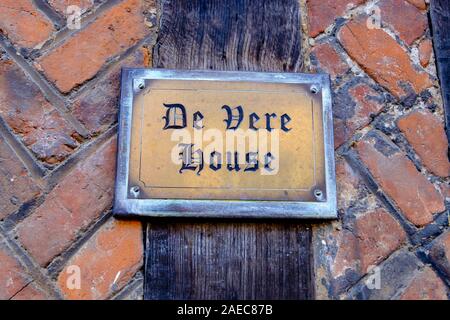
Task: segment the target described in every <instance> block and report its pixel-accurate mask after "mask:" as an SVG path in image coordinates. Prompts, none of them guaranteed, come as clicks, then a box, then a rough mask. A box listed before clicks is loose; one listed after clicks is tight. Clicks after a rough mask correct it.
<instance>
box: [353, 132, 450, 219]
mask: <svg viewBox="0 0 450 320" xmlns="http://www.w3.org/2000/svg"><path fill="white" fill-rule="evenodd" d="M357 150H358V153H359V155H360V157H361V159H362V161H363V162H364V163H365V164H366V166H367V167H368V168H369V170H370V172H371V173H372V175H373V177H374V178H375V180H376V181H377V182H378V183H379V185H380V186H381V188H382V189H383V190H384V192H385V193H386V194H387V195H388V196H389V197H390V198H391V199H392V200H393V201H394V202H395V203H396V204H397V206H398V207H399V208H400V210H401V211H402V212H403V214H404V215H405V216H406V218H407V219H408V220H409V221H411V222H412V223H413V224H415V225H416V226H419V227H420V226H424V225H426V224H428V223H430V222H432V221H433V214H434V213H438V212H442V211H444V210H445V204H444V200H443V198H442V196H441V194H440V193H439V192H438V191H437V190H436V189H435V188H434V186H433V185H432V184H431V183H430V182H429V181H428V180H427V179H426V178H425V177H424V176H423V175H422V174H421V173H420V172H418V171H417V169H416V167H415V166H414V164H413V163H412V162H411V161H410V160H409V159H408V158H407V157H406V155H405V154H404V153H403V152H401V151H400V149H398V148H397V146H395V145H394V144H393V143H392V142H391V141H389V140H388V138H387V137H385V136H383V135H382V134H381V133H379V132H378V133H377V132H376V131H372V132H370V133H369V134H368V135H366V137H365V138H364V139H363V140H362V141H360V142H359V143H358V145H357Z"/></svg>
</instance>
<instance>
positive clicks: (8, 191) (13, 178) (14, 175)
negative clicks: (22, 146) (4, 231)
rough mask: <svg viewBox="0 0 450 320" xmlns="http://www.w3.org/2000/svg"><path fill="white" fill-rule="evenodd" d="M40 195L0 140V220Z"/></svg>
mask: <svg viewBox="0 0 450 320" xmlns="http://www.w3.org/2000/svg"><path fill="white" fill-rule="evenodd" d="M40 193H41V189H40V188H39V187H38V186H37V185H36V183H35V182H34V181H33V179H32V178H31V177H30V175H29V173H28V171H27V169H26V168H25V167H24V166H23V164H22V163H21V162H20V160H19V159H18V158H17V156H16V154H15V153H14V151H13V150H12V149H11V148H10V146H9V145H8V144H7V143H6V141H5V140H4V139H0V219H3V218H5V217H6V216H8V215H9V214H11V213H13V212H15V211H16V210H18V209H19V208H20V206H21V205H22V204H24V203H26V202H28V201H30V200H32V199H34V198H36V197H37V196H39V195H40Z"/></svg>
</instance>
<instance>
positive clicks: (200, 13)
mask: <svg viewBox="0 0 450 320" xmlns="http://www.w3.org/2000/svg"><path fill="white" fill-rule="evenodd" d="M162 8H163V9H162V10H163V12H162V16H161V28H160V34H159V38H158V41H157V44H156V45H155V49H154V55H153V57H154V61H153V62H154V63H153V65H154V66H155V67H159V68H170V69H213V70H246V71H277V72H282V71H292V72H296V71H299V70H300V68H301V66H302V57H301V32H300V13H299V6H298V1H296V0H266V1H264V0H252V1H245V0H226V1H225V0H221V1H218V0H194V1H185V0H175V1H164V2H163V6H162ZM146 239H147V242H146V257H145V284H144V296H145V299H311V298H313V296H314V292H313V286H312V283H313V281H312V277H313V275H312V263H311V260H312V259H311V255H312V252H311V229H310V227H309V225H307V224H306V223H305V222H292V221H290V222H286V221H284V222H280V223H275V222H267V221H266V222H256V221H255V222H249V221H245V222H241V221H236V220H233V221H222V220H208V221H205V220H193V221H163V222H161V221H152V223H149V224H148V225H147V234H146Z"/></svg>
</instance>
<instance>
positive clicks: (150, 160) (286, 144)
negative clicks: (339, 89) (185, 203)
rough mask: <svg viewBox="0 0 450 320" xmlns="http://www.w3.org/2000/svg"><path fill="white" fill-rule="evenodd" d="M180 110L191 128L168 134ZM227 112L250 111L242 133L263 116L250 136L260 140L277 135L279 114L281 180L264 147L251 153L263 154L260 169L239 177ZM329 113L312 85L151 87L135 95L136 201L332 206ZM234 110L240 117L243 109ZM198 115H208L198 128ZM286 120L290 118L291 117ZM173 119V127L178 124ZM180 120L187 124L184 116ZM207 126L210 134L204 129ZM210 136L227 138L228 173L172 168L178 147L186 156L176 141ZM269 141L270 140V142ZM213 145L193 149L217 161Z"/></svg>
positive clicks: (132, 175) (132, 183) (151, 83)
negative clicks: (182, 134)
mask: <svg viewBox="0 0 450 320" xmlns="http://www.w3.org/2000/svg"><path fill="white" fill-rule="evenodd" d="M312 91H314V90H312ZM174 104H178V105H182V106H184V108H185V115H186V119H185V120H186V123H185V124H186V128H185V129H170V128H169V129H164V127H165V126H166V125H167V122H166V121H167V119H165V118H164V117H165V116H167V111H168V110H169V107H167V105H172V106H173V105H174ZM165 105H166V106H165ZM223 106H229V107H230V108H231V109H233V108H235V107H237V106H241V107H242V111H243V112H242V113H243V118H242V122H241V123H240V126H239V129H242V130H248V129H249V127H250V121H251V120H250V115H251V114H253V113H254V114H256V115H257V116H258V117H259V119H258V121H255V119H256V118H253V123H254V127H255V128H258V130H257V131H256V130H249V131H247V132H251V131H254V132H256V133H257V134H259V133H260V132H261V131H263V132H266V133H268V134H270V133H271V132H269V131H267V121H266V114H275V116H274V117H270V128H274V129H276V131H277V132H278V134H279V153H278V156H279V159H278V161H279V167H278V171H277V173H276V174H262V172H263V171H264V170H263V169H264V168H263V167H264V164H265V162H264V161H265V160H264V157H262V155H265V154H267V150H264V148H262V147H261V146H260V145H258V146H257V147H256V148H253V150H250V149H249V150H247V151H248V152H258V155H259V160H260V161H259V162H258V165H259V166H258V170H256V171H250V170H249V171H245V169H246V168H254V167H255V166H254V163H252V164H253V165H252V166H250V165H249V164H248V163H247V164H245V163H243V164H241V165H240V170H239V171H235V170H233V171H230V170H229V169H228V168H227V163H226V161H225V159H226V151H227V150H226V149H225V147H226V140H225V137H226V133H227V131H228V133H230V132H232V131H234V130H230V129H229V130H226V129H227V123H226V120H227V119H228V114H227V110H226V109H225V108H223ZM322 110H323V109H322V99H321V92H320V89H319V90H318V92H311V85H310V84H298V83H292V84H289V83H264V82H226V81H201V80H200V81H199V80H189V81H188V80H186V81H185V80H166V79H152V80H145V83H144V85H143V86H142V89H141V91H140V92H135V96H134V99H133V107H132V121H131V140H130V143H131V145H130V158H129V180H128V186H129V189H130V191H129V192H130V194H129V198H135V199H202V200H208V199H211V200H213V199H214V200H280V201H304V202H316V201H321V200H323V199H326V188H325V156H324V154H325V152H324V130H323V120H322V119H323V115H322ZM173 111H175V108H173ZM176 111H180V110H179V109H178V110H176ZM232 111H233V112H234V115H236V114H237V111H236V109H234V110H232ZM196 112H200V113H201V115H202V116H203V119H202V121H201V122H200V121H197V122H195V119H194V113H196ZM283 115H288V116H287V117H286V116H285V117H284V118H283V117H282V116H283ZM196 119H197V120H198V119H199V118H196ZM287 119H289V121H288V120H287ZM169 120H170V121H169V122H170V123H172V122H171V121H175V120H173V119H169ZM282 120H283V121H284V127H282V123H283V121H282ZM176 121H178V124H181V126H182V125H183V123H182V117H181V116H180V114H179V113H178V120H176ZM180 121H181V122H180ZM235 123H236V122H235ZM194 124H196V126H197V128H194ZM201 126H203V128H202V129H201V130H200V129H199V128H200V127H201ZM282 128H284V130H281V129H282ZM210 129H216V130H217V131H216V132H220V133H221V135H223V137H224V142H223V149H222V150H217V149H215V148H214V151H217V152H220V153H221V155H222V159H223V163H222V167H221V168H220V169H218V170H216V171H215V170H213V169H211V168H210V166H209V164H208V163H204V167H203V169H202V170H201V171H200V172H199V170H198V166H197V169H196V170H183V171H181V172H180V168H181V163H174V161H172V157H173V156H172V153H173V152H174V151H173V150H174V148H175V150H179V151H180V152H181V151H182V149H181V147H180V146H179V145H178V144H179V143H180V141H173V140H172V139H171V137H172V135H173V134H174V133H175V132H177V131H178V132H179V131H180V130H186V131H188V132H189V133H190V134H191V136H192V137H194V134H197V135H199V134H200V132H202V133H203V135H205V134H206V133H207V132H208V130H210ZM272 132H274V131H272ZM268 137H269V138H268V140H269V141H270V135H269V136H268ZM206 140H207V139H206ZM206 140H205V139H203V145H201V146H199V145H195V146H193V150H197V149H200V150H202V152H203V151H205V152H204V158H205V161H206V158H209V156H210V152H209V151H207V150H209V149H207V146H208V145H210V143H211V141H206ZM258 141H259V142H260V141H261V140H258ZM261 144H262V143H261ZM269 151H270V150H269ZM175 154H177V151H175ZM231 156H232V155H231ZM244 158H245V157H244ZM231 159H233V157H231ZM269 167H270V166H269ZM215 168H217V166H216V167H215ZM275 171H276V170H275ZM272 172H273V171H272ZM133 188H134V189H133ZM133 190H134V191H138V192H133Z"/></svg>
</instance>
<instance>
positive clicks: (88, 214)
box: [16, 139, 116, 266]
mask: <svg viewBox="0 0 450 320" xmlns="http://www.w3.org/2000/svg"><path fill="white" fill-rule="evenodd" d="M115 158H116V139H111V140H109V141H108V142H107V143H105V144H104V145H103V146H102V147H101V148H99V149H98V150H97V151H95V153H94V154H92V155H91V156H89V157H88V158H86V159H85V160H84V161H82V162H80V163H78V164H77V165H76V167H75V168H74V169H73V171H72V172H70V173H69V174H68V175H67V176H66V177H65V178H64V179H62V180H61V182H60V183H59V184H58V185H57V186H56V187H55V188H54V189H53V190H52V191H51V192H50V194H49V195H48V196H47V198H46V200H45V201H44V203H43V204H42V205H41V206H40V207H39V208H38V209H36V211H35V212H34V213H33V214H32V215H31V216H29V217H27V218H26V219H25V220H24V221H22V222H21V223H20V224H19V225H18V227H17V228H16V232H17V235H18V238H19V241H21V243H22V244H23V246H24V247H25V249H26V250H27V251H28V252H29V253H30V254H31V255H32V256H33V258H34V259H35V260H36V261H37V262H38V263H39V264H40V265H42V266H45V265H47V264H48V263H49V262H50V261H51V260H52V259H53V258H54V257H55V256H56V255H58V254H60V253H61V252H63V251H64V250H65V249H67V248H68V247H69V246H70V244H71V243H72V242H73V241H74V240H75V239H76V238H77V236H78V233H79V232H82V231H83V230H85V229H86V228H87V227H88V226H89V225H90V224H91V223H92V222H93V221H94V220H96V219H98V218H99V217H100V216H101V215H102V214H103V212H104V211H105V210H107V209H108V208H110V207H111V203H112V197H113V187H114V174H115Z"/></svg>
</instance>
